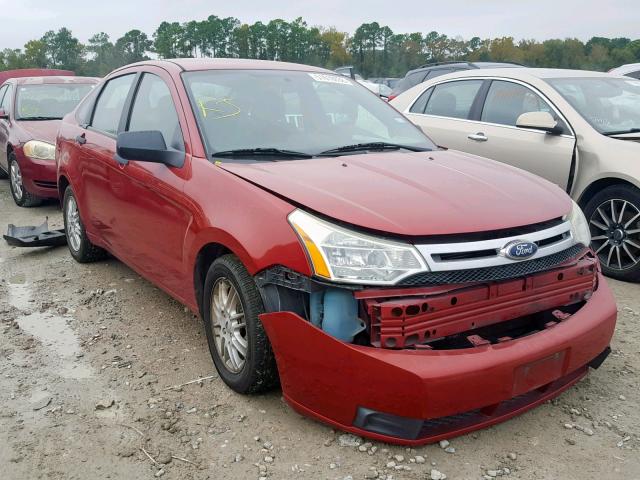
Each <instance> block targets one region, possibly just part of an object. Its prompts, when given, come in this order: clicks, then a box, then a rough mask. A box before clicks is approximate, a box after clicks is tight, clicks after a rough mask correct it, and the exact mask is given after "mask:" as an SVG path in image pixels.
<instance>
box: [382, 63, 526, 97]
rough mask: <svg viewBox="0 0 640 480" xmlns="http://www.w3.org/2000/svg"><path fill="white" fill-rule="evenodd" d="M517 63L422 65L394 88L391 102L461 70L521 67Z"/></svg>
mask: <svg viewBox="0 0 640 480" xmlns="http://www.w3.org/2000/svg"><path fill="white" fill-rule="evenodd" d="M521 66H522V65H519V64H517V63H510V62H504V63H501V62H436V63H428V64H426V65H422V66H421V67H418V68H416V69H414V70H409V71H408V72H407V74H406V75H405V76H404V78H403V79H402V80H400V81H399V82H398V83H396V85H395V86H394V87H392V88H393V91H392V92H391V95H390V96H389V100H393V99H394V98H396V97H397V96H398V95H400V94H401V93H402V92H404V91H406V90H409V89H410V88H411V87H415V86H416V85H418V84H419V83H422V82H424V81H426V80H427V79H431V78H434V77H439V76H440V75H446V74H447V73H453V72H458V71H461V70H472V69H474V68H505V67H521Z"/></svg>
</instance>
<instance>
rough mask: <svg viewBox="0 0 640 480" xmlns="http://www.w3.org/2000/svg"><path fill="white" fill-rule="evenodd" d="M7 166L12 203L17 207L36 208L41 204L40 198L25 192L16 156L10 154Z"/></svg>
mask: <svg viewBox="0 0 640 480" xmlns="http://www.w3.org/2000/svg"><path fill="white" fill-rule="evenodd" d="M7 160H8V162H7V164H8V165H9V187H10V188H11V196H12V197H13V201H14V202H16V205H18V206H19V207H37V206H38V205H40V204H41V203H42V198H40V197H37V196H36V195H33V194H32V193H29V192H28V191H27V188H26V187H25V185H24V181H23V179H22V170H21V169H20V164H19V163H18V158H17V157H16V154H15V153H13V152H11V153H10V154H9V155H8V157H7Z"/></svg>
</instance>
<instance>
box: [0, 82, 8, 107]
mask: <svg viewBox="0 0 640 480" xmlns="http://www.w3.org/2000/svg"><path fill="white" fill-rule="evenodd" d="M7 88H9V85H5V86H4V87H2V88H0V105H2V100H3V99H4V94H5V92H6V91H7Z"/></svg>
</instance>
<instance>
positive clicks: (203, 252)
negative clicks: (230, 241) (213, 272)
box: [193, 242, 244, 316]
mask: <svg viewBox="0 0 640 480" xmlns="http://www.w3.org/2000/svg"><path fill="white" fill-rule="evenodd" d="M229 253H231V254H234V255H236V253H235V252H234V251H233V250H232V249H231V248H229V247H228V246H226V245H224V244H222V243H219V242H209V243H206V244H204V245H203V246H202V247H200V249H199V250H198V253H197V254H196V257H195V263H194V267H193V286H194V293H195V297H196V298H195V300H196V304H197V307H198V312H199V314H200V316H202V314H203V313H202V312H203V309H202V307H203V305H202V301H203V299H204V283H205V280H206V278H207V272H208V271H209V267H211V264H213V262H215V261H216V259H218V258H220V257H222V256H223V255H227V254H229ZM236 256H237V257H238V258H240V257H239V256H238V255H236ZM240 261H242V260H240ZM243 263H244V262H243Z"/></svg>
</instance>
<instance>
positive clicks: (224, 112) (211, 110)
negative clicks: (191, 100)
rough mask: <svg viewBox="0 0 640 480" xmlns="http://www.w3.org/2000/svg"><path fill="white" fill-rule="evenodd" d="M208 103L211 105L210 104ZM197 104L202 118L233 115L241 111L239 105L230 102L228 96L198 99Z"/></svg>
mask: <svg viewBox="0 0 640 480" xmlns="http://www.w3.org/2000/svg"><path fill="white" fill-rule="evenodd" d="M209 104H212V105H211V106H210V105H209ZM198 106H199V107H200V111H201V112H202V116H203V117H204V118H207V117H210V118H212V119H213V120H219V119H222V118H228V117H235V116H236V115H239V114H240V112H241V110H240V107H238V106H237V105H235V104H234V103H232V102H231V99H230V98H211V99H208V100H198Z"/></svg>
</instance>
